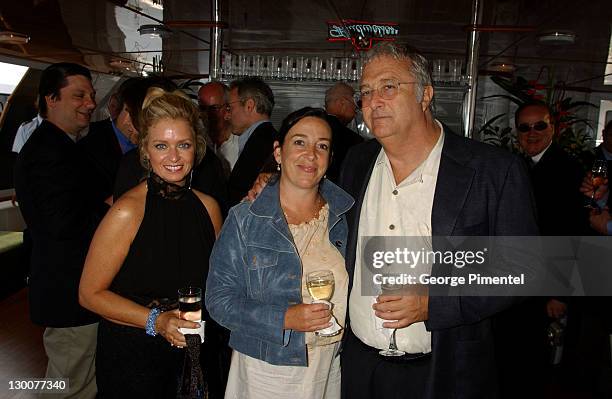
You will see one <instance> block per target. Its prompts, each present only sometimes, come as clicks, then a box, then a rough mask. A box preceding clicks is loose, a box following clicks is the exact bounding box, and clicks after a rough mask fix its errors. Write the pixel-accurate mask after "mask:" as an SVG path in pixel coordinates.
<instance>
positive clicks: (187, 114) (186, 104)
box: [138, 87, 206, 169]
mask: <svg viewBox="0 0 612 399" xmlns="http://www.w3.org/2000/svg"><path fill="white" fill-rule="evenodd" d="M162 119H171V120H177V119H183V120H185V121H187V123H188V124H189V126H190V127H191V131H192V132H193V138H194V143H195V162H194V164H193V167H195V166H196V165H198V164H199V163H200V162H201V161H202V159H203V158H204V154H205V153H206V139H205V132H204V126H203V125H202V123H201V121H200V111H199V110H198V107H197V106H196V105H195V104H194V103H193V102H192V101H191V100H190V99H189V97H187V96H186V95H185V94H184V93H183V92H182V91H180V90H175V91H173V92H167V91H165V90H164V89H162V88H159V87H151V88H150V89H149V90H148V91H147V95H146V97H145V99H144V101H143V103H142V112H140V114H139V126H140V128H141V129H142V131H141V132H140V135H139V139H138V151H139V153H140V163H141V164H142V166H143V167H144V168H145V169H150V168H151V165H150V163H149V159H148V157H147V153H146V148H147V143H148V138H149V129H150V128H151V126H153V125H154V124H155V123H157V122H159V121H160V120H162Z"/></svg>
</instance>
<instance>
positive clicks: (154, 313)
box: [145, 308, 161, 337]
mask: <svg viewBox="0 0 612 399" xmlns="http://www.w3.org/2000/svg"><path fill="white" fill-rule="evenodd" d="M160 313H161V311H160V310H159V308H153V309H151V311H150V312H149V317H147V324H145V332H146V333H147V335H150V336H152V337H154V336H156V335H157V331H155V322H156V321H157V317H158V316H159V314H160Z"/></svg>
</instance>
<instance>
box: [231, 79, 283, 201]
mask: <svg viewBox="0 0 612 399" xmlns="http://www.w3.org/2000/svg"><path fill="white" fill-rule="evenodd" d="M227 105H228V110H229V113H230V121H231V125H232V128H233V131H234V132H233V133H234V134H235V135H237V136H239V137H238V147H239V156H238V160H237V161H236V164H235V165H234V168H233V169H232V173H231V174H230V177H229V198H230V206H232V205H235V204H237V203H238V202H240V201H241V200H242V198H244V196H245V195H246V194H247V192H248V191H249V189H250V188H251V186H252V185H253V183H254V182H255V179H256V178H257V176H258V175H259V172H260V171H261V169H262V167H263V166H264V165H265V164H266V161H268V159H269V158H270V156H271V154H272V145H273V144H274V140H276V136H277V132H276V129H274V126H272V123H271V122H270V115H271V114H272V108H273V107H274V94H273V93H272V89H270V86H268V85H267V84H266V83H265V82H264V81H263V80H261V79H259V78H251V77H249V78H243V79H240V80H235V81H233V82H232V83H231V84H230V93H229V102H228V103H227Z"/></svg>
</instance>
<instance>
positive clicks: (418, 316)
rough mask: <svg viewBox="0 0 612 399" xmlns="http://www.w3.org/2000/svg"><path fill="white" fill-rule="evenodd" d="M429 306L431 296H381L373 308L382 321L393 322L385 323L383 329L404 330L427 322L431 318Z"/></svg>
mask: <svg viewBox="0 0 612 399" xmlns="http://www.w3.org/2000/svg"><path fill="white" fill-rule="evenodd" d="M428 306H429V296H427V295H409V296H391V295H379V296H378V298H376V303H375V304H374V305H372V308H373V309H374V311H375V312H374V314H376V316H378V317H380V318H381V319H384V320H393V321H387V322H384V323H383V327H385V328H403V327H408V326H409V325H411V324H413V323H417V322H419V321H425V320H427V319H428V318H429V310H428Z"/></svg>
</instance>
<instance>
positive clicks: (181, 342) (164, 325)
mask: <svg viewBox="0 0 612 399" xmlns="http://www.w3.org/2000/svg"><path fill="white" fill-rule="evenodd" d="M179 328H200V324H199V323H196V322H193V321H188V320H183V319H181V318H180V317H179V310H178V309H175V310H172V311H168V312H163V313H161V314H160V315H159V317H158V318H157V321H156V322H155V331H157V333H158V334H160V335H161V336H162V337H164V338H165V339H166V341H168V342H169V343H170V345H172V346H177V347H179V348H184V347H185V346H187V341H185V336H184V335H183V333H181V332H180V331H179Z"/></svg>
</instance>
